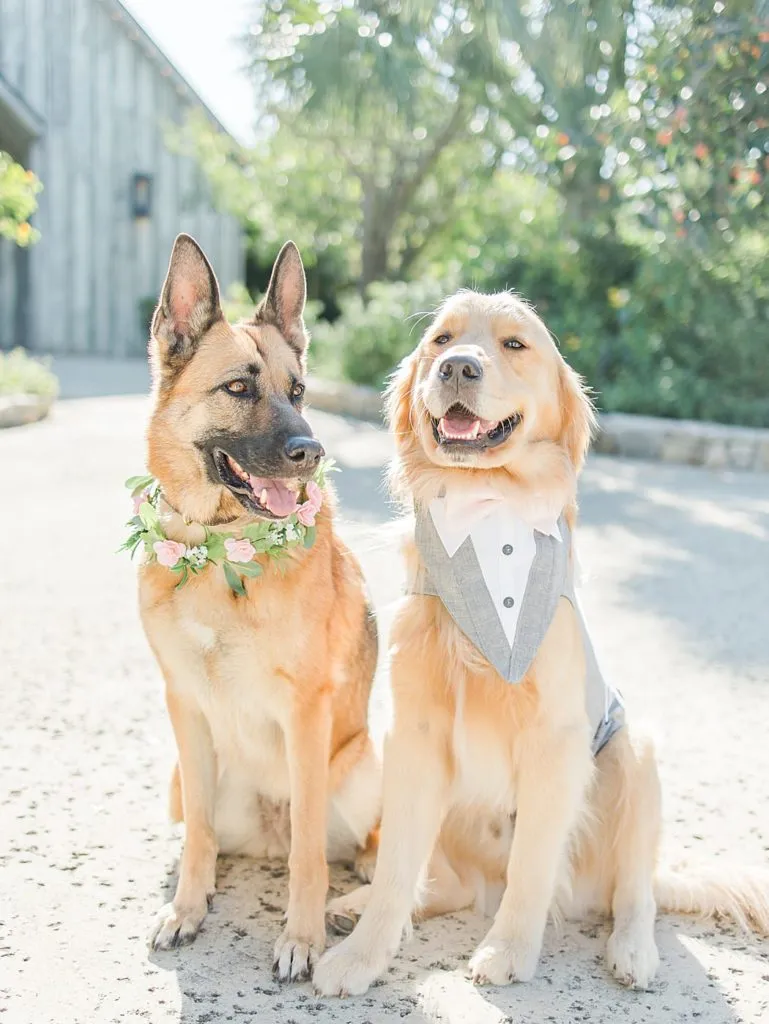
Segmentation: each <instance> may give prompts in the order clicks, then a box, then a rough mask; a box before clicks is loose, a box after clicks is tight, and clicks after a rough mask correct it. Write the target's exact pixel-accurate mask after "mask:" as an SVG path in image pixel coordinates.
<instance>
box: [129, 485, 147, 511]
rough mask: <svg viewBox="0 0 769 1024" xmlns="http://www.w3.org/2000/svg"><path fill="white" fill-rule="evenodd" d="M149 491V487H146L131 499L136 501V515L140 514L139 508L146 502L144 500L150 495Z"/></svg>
mask: <svg viewBox="0 0 769 1024" xmlns="http://www.w3.org/2000/svg"><path fill="white" fill-rule="evenodd" d="M149 493H150V489H149V487H145V488H144V490H143V491H141V492H140V493H139V494H135V495H134V496H133V498H132V499H131V500H132V501H133V503H134V515H135V516H138V515H139V509H140V508H141V506H142V505H143V504H144V502H145V501H146V500H147V498H148V497H149Z"/></svg>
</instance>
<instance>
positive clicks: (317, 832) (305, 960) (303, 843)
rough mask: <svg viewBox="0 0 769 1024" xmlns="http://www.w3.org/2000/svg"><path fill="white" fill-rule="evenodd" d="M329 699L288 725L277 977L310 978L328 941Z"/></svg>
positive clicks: (301, 709) (299, 711)
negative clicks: (286, 841)
mask: <svg viewBox="0 0 769 1024" xmlns="http://www.w3.org/2000/svg"><path fill="white" fill-rule="evenodd" d="M330 746H331V699H330V697H329V696H328V694H322V695H320V696H319V697H318V698H317V699H315V700H313V701H311V702H309V703H307V704H301V705H297V706H296V707H295V708H294V709H293V712H292V715H291V719H290V722H289V725H288V728H287V730H286V754H287V757H288V771H289V784H290V790H291V804H290V817H291V851H290V853H289V857H288V871H289V882H288V911H287V913H286V927H285V928H284V930H283V933H282V935H281V936H280V938H279V939H278V941H277V942H276V944H275V956H274V962H273V972H274V973H275V975H276V976H277V977H278V978H279V979H280V980H281V981H298V980H300V979H302V978H308V977H309V976H310V973H311V971H312V967H313V965H314V963H315V961H316V960H317V958H318V956H320V954H321V953H322V952H323V949H324V947H325V945H326V922H325V902H326V894H327V892H328V865H327V863H326V813H327V811H326V808H327V804H328V764H329V755H330Z"/></svg>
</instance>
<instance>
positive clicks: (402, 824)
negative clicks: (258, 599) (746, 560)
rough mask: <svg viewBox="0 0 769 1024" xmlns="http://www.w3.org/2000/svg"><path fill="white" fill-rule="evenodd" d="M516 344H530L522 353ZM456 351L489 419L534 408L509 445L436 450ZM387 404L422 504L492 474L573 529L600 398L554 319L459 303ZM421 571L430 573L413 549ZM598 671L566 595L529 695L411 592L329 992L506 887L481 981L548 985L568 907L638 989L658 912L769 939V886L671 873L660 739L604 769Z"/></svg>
mask: <svg viewBox="0 0 769 1024" xmlns="http://www.w3.org/2000/svg"><path fill="white" fill-rule="evenodd" d="M509 339H517V340H518V342H520V343H522V344H523V345H524V346H525V347H524V348H521V349H517V348H514V349H508V348H506V347H505V345H504V342H505V340H509ZM448 353H453V354H458V355H461V356H462V358H463V359H464V358H468V357H469V358H472V359H475V360H477V361H478V362H479V364H480V366H481V367H482V370H483V374H482V382H481V384H480V385H479V386H477V387H475V388H474V389H470V390H472V392H473V394H472V400H471V401H472V404H471V408H472V411H473V412H474V413H476V414H477V415H478V416H479V417H482V418H483V419H485V420H489V421H492V422H496V421H497V420H502V419H504V418H506V417H509V416H511V414H513V413H520V414H522V421H521V422H520V424H519V425H518V427H517V428H516V429H515V430H514V431H513V432H512V434H511V435H510V437H509V439H507V440H506V441H504V442H503V443H502V444H501V445H500V446H499V447H497V448H493V449H491V450H487V451H484V452H482V453H475V454H473V453H462V454H460V455H457V454H452V453H451V452H449V451H444V450H442V449H441V448H440V447H439V446H438V444H437V443H436V440H435V438H434V435H433V422H434V419H437V418H439V417H441V416H443V415H444V414H445V412H446V410H447V408H448V403H447V400H446V398H445V389H443V390H442V388H441V384H440V380H439V377H438V375H437V367H438V365H439V363H440V361H441V360H442V359H443V358H444V357H445V356H446V355H447V354H448ZM460 387H465V385H464V384H462V383H461V382H459V383H457V388H460ZM460 396H461V392H460ZM469 401H470V400H468V402H469ZM468 402H466V403H465V404H466V405H467V404H468ZM389 411H390V422H391V426H392V430H393V431H394V434H395V440H396V452H397V454H396V458H395V462H394V466H393V471H392V482H393V486H394V488H395V490H396V493H398V494H399V495H400V496H401V497H402V498H403V499H404V501H405V502H412V501H414V500H416V501H417V502H420V503H425V502H428V501H429V500H431V499H432V498H434V497H435V496H436V495H437V494H438V492H439V490H440V488H441V487H442V486H443V485H444V484H445V483H446V481H447V480H448V479H451V481H452V486H467V487H470V488H471V487H473V485H474V483H475V482H476V481H477V480H478V478H482V479H484V480H486V479H488V478H489V477H493V479H494V481H495V482H496V484H497V486H498V487H500V488H502V489H504V491H505V492H506V493H507V496H508V497H509V499H510V501H511V502H512V503H517V504H518V505H519V507H521V508H524V507H525V508H526V510H527V511H528V512H529V513H531V512H534V511H536V513H537V514H540V512H541V513H545V512H548V513H550V514H551V515H558V513H560V511H561V510H562V509H565V510H566V514H567V516H568V518H569V520H570V524H571V525H572V526H573V525H574V521H575V517H576V481H577V475H578V473H579V471H580V469H581V467H582V463H583V461H584V457H585V454H586V451H587V448H588V444H589V441H590V434H591V430H592V427H593V412H592V408H591V404H590V402H589V399H588V397H587V395H586V392H585V389H584V387H583V386H582V383H581V381H580V379H579V377H578V376H577V375H576V374H575V373H574V372H573V371H572V370H571V369H570V368H569V367H568V366H567V365H566V363H565V362H564V360H563V359H562V357H561V355H560V353H559V352H558V349H557V348H556V346H555V345H554V343H553V341H552V339H551V337H550V335H549V334H548V332H547V330H546V328H545V326H544V325H543V323H542V322H541V320H540V319H539V318H538V317H537V316H536V314H535V313H534V311H533V310H532V309H531V308H530V307H529V306H528V305H526V304H525V303H524V302H522V301H521V300H519V299H518V298H516V297H515V296H513V295H511V294H508V293H503V294H499V295H492V296H486V295H479V294H475V293H471V292H461V293H459V294H458V295H456V296H454V297H453V298H451V299H450V300H448V301H447V302H446V303H445V305H444V306H443V308H442V309H441V310H440V311H439V312H438V314H437V316H436V318H435V320H434V322H433V323H432V324H431V326H430V327H429V328H428V330H427V331H426V333H425V336H424V337H423V339H422V341H421V343H420V344H419V346H418V348H417V349H416V351H415V352H414V353H413V354H412V355H411V356H409V357H408V358H407V359H406V360H405V361H404V362H403V364H402V365H401V367H400V369H399V371H398V372H397V374H396V377H395V379H394V382H393V385H392V388H391V390H390V394H389ZM407 559H408V562H409V569H410V572H411V573H415V572H417V571H418V570H419V555H418V553H417V550H416V547H415V545H414V544H413V542H411V543H410V544H409V546H408V549H407ZM584 665H585V661H584V653H583V648H582V640H581V635H580V632H579V628H578V624H577V619H576V616H575V613H574V610H573V608H572V605H571V604H570V603H569V601H568V600H566V599H565V598H562V599H561V601H560V604H559V606H558V608H557V611H556V614H555V617H554V619H553V622H552V624H551V626H550V629H549V631H548V633H547V635H546V637H545V640H544V642H543V644H542V646H541V648H540V650H539V652H538V654H537V656H536V658H535V660H534V662H533V664H532V666H531V668H530V670H529V672H528V673H527V675H526V676H525V678H524V681H523V682H522V683H521V684H520V685H515V686H511V685H509V684H508V683H506V682H505V681H503V680H502V679H501V678H500V677H499V675H497V673H496V671H495V670H494V669H493V668H492V667H491V666H490V665H489V664H488V662H486V661H485V660H484V659H483V658H482V656H481V655H480V654H479V653H478V652H477V651H476V650H475V649H474V648H473V647H472V645H471V644H470V642H469V641H468V640H466V639H465V637H464V636H463V635H462V634H461V633H460V631H459V629H458V627H457V626H456V625H455V623H454V621H453V620H452V619H451V618H450V616H449V615H448V613H447V612H446V610H445V609H444V607H443V605H442V604H441V602H440V600H439V599H438V598H436V597H432V596H425V595H411V596H408V597H406V598H405V599H404V601H403V603H402V605H401V608H400V612H399V614H398V616H397V618H396V621H395V623H394V625H393V629H392V635H391V666H392V668H391V671H392V687H393V696H394V724H393V728H392V732H391V734H390V736H389V737H388V739H387V742H386V747H385V771H384V811H383V821H382V832H381V845H380V850H379V859H378V862H377V867H376V872H375V876H374V881H373V884H372V885H371V886H366V887H363V888H362V889H359V890H357V891H355V892H353V893H351V894H350V895H348V896H346V897H342V898H340V899H338V900H335V901H333V902H332V903H331V904H330V906H329V914H330V917H331V919H332V921H334V922H336V923H337V924H340V925H342V926H345V927H347V928H348V929H349V926H350V924H351V923H352V922H353V921H354V920H355V919H356V918H357V917H358V916H359V915H360V914H361V912H362V916H361V917H360V921H359V923H358V925H357V927H356V928H355V930H354V931H353V933H352V935H351V936H350V937H349V938H347V939H346V940H345V941H344V942H342V943H341V944H340V945H339V946H336V947H335V948H333V949H331V950H330V951H329V952H328V953H326V955H325V956H324V957H323V958H322V960H321V961H320V963H319V964H318V966H317V967H316V970H315V974H314V981H315V986H316V988H317V989H318V991H320V992H321V993H324V994H327V995H343V994H345V993H360V992H364V991H365V990H366V988H367V987H368V986H369V985H370V984H371V982H372V981H373V980H374V979H375V978H376V977H377V976H379V975H380V974H381V973H382V972H383V971H384V969H385V967H386V964H387V962H388V959H389V957H390V956H391V955H392V954H393V953H394V951H395V950H396V948H397V946H398V943H399V941H400V938H401V934H402V932H403V930H404V927H405V926H406V925H407V923H408V920H409V916H410V915H411V914H412V911H414V910H415V909H416V911H417V913H419V914H421V915H423V916H426V915H429V914H434V913H444V912H447V911H450V910H458V909H460V908H462V907H466V906H468V905H470V904H471V903H473V902H476V901H477V900H478V899H479V897H480V898H481V901H482V902H483V901H484V900H485V901H486V902H488V901H489V900H490V899H491V898H492V897H493V896H494V894H495V892H496V894H499V893H502V895H501V902H500V903H499V907H498V910H497V912H496V916H495V918H494V923H493V924H492V926H491V928H490V930H489V932H488V934H487V936H486V937H485V939H484V940H483V941H482V942H481V944H480V946H479V947H478V949H477V950H476V952H475V954H474V955H473V957H472V958H471V960H470V970H471V973H472V976H473V978H474V979H475V981H477V982H479V983H484V982H489V983H493V984H505V983H507V982H510V981H525V980H527V979H529V978H531V977H532V975H533V974H534V971H535V969H536V965H537V960H538V957H539V953H540V948H541V943H542V937H543V932H544V928H545V924H546V920H547V916H548V914H549V913H553V912H554V913H564V912H569V913H574V912H577V913H578V912H581V911H584V910H585V909H588V908H593V909H599V910H601V911H603V912H606V913H610V914H612V916H613V919H614V927H613V931H612V933H611V937H610V939H609V943H608V959H609V963H610V966H611V969H612V971H613V973H614V974H615V976H616V977H617V978H618V979H619V980H620V981H622V982H623V983H625V984H627V985H630V986H633V987H639V988H644V987H646V986H648V984H649V983H650V982H651V980H652V978H653V977H654V974H655V971H656V969H657V966H658V962H659V958H658V954H657V948H656V944H655V941H654V918H655V913H656V904H657V902H659V903H660V904H661V905H662V906H663V907H668V908H670V909H676V910H687V911H699V912H702V913H707V914H710V913H716V912H723V913H728V914H731V915H732V916H733V917H734V918H736V919H737V920H738V921H742V922H745V921H751V922H752V923H753V924H754V925H756V926H757V927H759V928H761V929H763V930H767V929H769V887H768V886H767V885H766V882H765V880H761V879H755V878H754V879H750V878H748V879H740V878H736V877H732V878H730V879H729V880H728V881H725V882H724V881H722V882H720V883H717V882H713V881H712V880H711V881H708V880H707V879H704V878H700V879H685V878H684V879H682V878H680V877H676V876H674V875H666V876H664V877H663V876H661V875H659V874H655V867H656V858H657V848H658V839H659V831H660V792H659V782H658V777H657V768H656V763H655V757H654V752H653V749H652V746H651V744H650V743H649V741H648V740H645V739H643V738H639V737H636V736H634V734H633V732H632V731H631V729H630V727H629V726H626V727H625V728H623V729H622V730H621V731H620V732H619V733H617V734H616V735H615V736H614V737H613V738H612V740H611V741H610V742H609V744H608V745H607V746H606V747H605V748H604V749H603V750H602V751H601V753H600V754H599V756H598V757H597V758H596V759H594V758H593V756H592V753H591V739H592V736H591V735H590V727H589V723H588V718H587V713H586V709H585V693H584ZM415 778H418V779H419V780H420V783H419V786H418V787H416V788H415V787H414V785H413V780H414V779H415ZM513 814H514V815H515V825H514V828H513V825H512V815H513Z"/></svg>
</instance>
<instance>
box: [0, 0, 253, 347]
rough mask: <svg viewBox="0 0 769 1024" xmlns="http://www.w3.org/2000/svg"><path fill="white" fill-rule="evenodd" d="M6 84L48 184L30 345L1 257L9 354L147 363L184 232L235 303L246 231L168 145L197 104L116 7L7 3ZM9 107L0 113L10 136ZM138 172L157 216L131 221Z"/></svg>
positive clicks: (1, 62) (14, 278) (1, 339)
mask: <svg viewBox="0 0 769 1024" xmlns="http://www.w3.org/2000/svg"><path fill="white" fill-rule="evenodd" d="M0 74H2V76H3V79H4V80H5V81H6V82H7V83H8V84H9V86H10V87H11V88H12V89H13V90H15V91H16V92H17V93H18V94H19V95H20V96H21V97H22V98H23V99H24V101H25V102H26V103H27V104H28V105H29V107H30V108H32V110H34V112H35V113H36V114H37V115H38V116H39V119H40V121H41V122H42V129H41V130H40V134H39V135H38V137H37V138H36V139H34V140H33V141H32V143H31V149H30V155H29V164H30V166H31V167H32V169H33V170H34V171H35V172H36V173H37V174H38V175H39V177H40V179H41V180H42V182H43V185H44V191H43V192H42V193H41V195H40V207H39V211H38V213H37V214H36V216H35V219H34V223H35V225H36V227H37V228H38V229H39V230H40V232H41V240H40V241H39V242H38V244H37V245H36V246H35V247H34V248H33V249H31V250H30V252H29V256H28V268H27V271H28V272H26V273H25V274H24V275H22V276H26V277H27V279H28V282H29V284H28V288H29V301H28V303H27V313H28V315H27V327H26V329H25V332H26V335H27V337H26V338H24V339H19V338H18V337H17V336H16V335H17V334H18V327H17V328H15V329H14V327H13V325H14V324H18V323H19V322H21V321H20V320H19V318H18V316H17V315H16V313H15V312H12V311H11V309H10V304H11V303H12V300H14V297H15V301H16V305H18V302H19V295H18V290H19V285H18V283H17V282H18V280H19V273H18V266H17V261H16V260H15V258H14V254H13V252H12V251H11V248H10V246H9V245H7V244H2V245H0V347H8V346H9V345H11V344H14V343H18V342H19V341H20V340H23V341H24V343H25V344H26V345H27V346H28V347H30V348H34V349H37V350H40V351H45V352H53V353H64V352H72V353H82V354H85V353H94V354H97V353H100V354H104V355H107V354H112V355H116V356H127V355H139V354H142V353H143V352H144V350H145V348H146V340H147V339H146V335H145V333H144V332H143V330H142V323H141V313H140V310H141V306H142V302H143V301H145V300H147V299H149V298H153V297H157V294H158V292H159V289H160V286H161V284H162V281H163V276H164V274H165V270H166V266H167V264H168V257H169V255H170V251H171V245H172V243H173V239H174V237H175V236H176V235H177V234H178V232H179V231H188V232H189V233H190V234H192V235H193V236H195V237H196V238H197V239H198V240H199V241H200V243H201V244H202V245H203V247H204V248H205V250H206V252H207V253H208V255H209V258H210V259H211V262H212V263H213V266H214V269H215V270H216V273H217V276H218V277H219V280H220V283H221V285H222V290H223V291H226V289H227V288H228V286H229V285H230V284H231V283H232V282H234V281H237V280H239V279H241V278H242V276H243V248H242V236H241V231H240V228H239V226H238V224H237V222H236V221H235V220H234V219H233V218H232V217H231V216H229V215H227V214H224V213H220V212H217V211H216V210H215V209H214V208H213V205H212V202H211V198H210V194H209V192H208V189H207V186H206V183H205V182H204V181H203V180H202V176H201V174H200V172H199V170H198V168H197V167H196V166H195V164H194V162H193V161H192V160H191V159H190V158H189V157H186V156H182V155H179V154H177V153H174V152H173V151H172V149H171V148H169V146H168V144H167V136H168V130H169V129H170V128H171V127H172V126H174V125H180V124H181V123H182V122H183V121H184V119H185V117H186V115H187V113H188V112H189V111H190V110H191V109H193V108H194V107H195V106H198V107H199V108H201V109H204V108H203V107H202V104H200V103H199V102H198V101H197V100H196V97H195V96H194V94H192V93H191V90H190V89H189V87H187V86H186V85H185V83H184V82H183V80H181V79H180V78H179V76H178V74H177V73H176V72H175V71H174V70H173V68H172V67H171V66H170V65H169V64H168V62H167V61H165V59H164V58H163V56H162V54H160V52H159V51H158V50H157V48H155V47H154V45H153V44H151V43H150V42H149V41H148V40H147V37H146V36H145V35H144V34H143V33H142V32H141V30H140V29H139V28H138V27H137V26H136V24H135V23H134V22H133V21H132V19H131V18H130V16H129V15H128V14H127V12H125V11H124V10H123V9H122V8H121V6H120V5H119V4H117V3H115V2H113V0H2V2H0ZM3 116H4V114H3V106H2V104H1V103H0V126H1V125H2V118H3ZM135 173H146V174H149V175H151V176H152V190H153V195H152V216H151V217H150V218H148V219H146V220H140V221H137V220H134V219H133V217H132V215H131V185H132V178H133V175H134V174H135Z"/></svg>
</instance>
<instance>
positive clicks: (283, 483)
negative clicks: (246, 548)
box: [214, 448, 298, 519]
mask: <svg viewBox="0 0 769 1024" xmlns="http://www.w3.org/2000/svg"><path fill="white" fill-rule="evenodd" d="M214 464H215V466H216V469H217V471H218V473H219V477H220V479H221V481H222V483H223V484H224V485H225V487H227V488H229V490H230V491H232V493H233V494H234V495H235V497H236V498H237V499H238V501H239V502H240V503H241V505H243V506H244V507H245V508H247V509H248V511H249V512H253V513H255V514H256V515H259V516H262V517H263V518H265V519H285V518H286V517H287V516H290V515H291V513H292V512H296V509H297V505H298V501H297V489H296V488H295V486H294V481H290V480H283V479H280V478H278V477H275V478H268V477H262V476H254V475H253V474H252V473H249V472H248V471H247V470H245V469H243V467H242V466H241V465H240V463H239V462H236V461H235V459H234V458H233V457H232V456H231V455H228V454H227V452H225V451H224V450H223V449H222V448H218V449H217V450H216V452H215V453H214Z"/></svg>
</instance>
